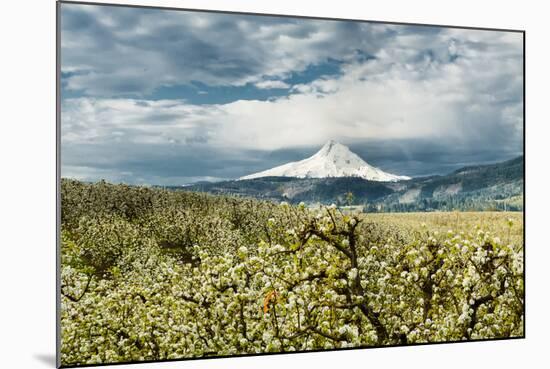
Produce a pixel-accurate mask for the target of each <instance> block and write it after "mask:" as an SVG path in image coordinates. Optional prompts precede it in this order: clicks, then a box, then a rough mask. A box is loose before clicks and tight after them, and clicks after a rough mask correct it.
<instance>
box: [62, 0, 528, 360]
mask: <svg viewBox="0 0 550 369" xmlns="http://www.w3.org/2000/svg"><path fill="white" fill-rule="evenodd" d="M57 31H58V40H59V45H58V81H57V82H58V134H59V139H58V155H59V156H58V160H59V172H60V173H59V198H60V214H59V249H58V257H59V268H58V269H59V270H58V273H59V274H58V304H59V306H58V307H59V311H58V314H59V316H58V325H59V326H58V360H59V365H61V366H64V367H71V366H81V365H96V364H112V363H131V362H144V361H163V360H181V359H197V358H212V357H229V356H241V355H257V354H266V353H291V352H308V351H319V350H336V349H344V348H346V349H349V348H369V347H387V346H396V345H413V344H430V343H443V342H463V341H479V340H490V339H507V338H522V337H524V326H525V322H524V304H525V301H524V261H523V260H524V225H523V224H524V213H523V210H524V157H523V155H524V100H523V97H524V48H523V45H524V32H523V31H517V30H496V29H472V28H464V27H463V28H460V27H447V26H445V27H443V26H437V25H413V24H397V23H384V22H372V21H358V20H337V19H320V18H309V17H293V16H279V15H259V14H244V13H229V12H214V11H198V10H182V9H167V8H164V9H163V8H155V7H137V6H120V5H118V6H115V5H105V4H101V5H100V4H92V3H71V2H59V3H58V29H57Z"/></svg>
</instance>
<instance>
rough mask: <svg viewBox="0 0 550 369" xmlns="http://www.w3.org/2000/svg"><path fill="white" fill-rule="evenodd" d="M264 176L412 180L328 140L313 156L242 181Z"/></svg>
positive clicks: (256, 174) (246, 177) (388, 180)
mask: <svg viewBox="0 0 550 369" xmlns="http://www.w3.org/2000/svg"><path fill="white" fill-rule="evenodd" d="M260 177H298V178H327V177H361V178H364V179H367V180H370V181H381V182H395V181H399V180H407V179H410V178H409V177H406V176H398V175H395V174H391V173H386V172H384V171H382V170H381V169H379V168H376V167H373V166H371V165H369V164H368V163H367V162H366V161H364V160H363V159H361V158H360V157H359V156H358V155H357V154H355V153H353V152H352V151H351V150H350V149H349V148H348V147H347V146H346V145H342V144H341V143H339V142H336V141H335V140H328V141H327V142H326V143H325V144H324V145H323V147H321V149H320V150H319V151H318V152H317V153H315V154H314V155H313V156H311V157H309V158H307V159H304V160H300V161H296V162H291V163H287V164H283V165H281V166H278V167H275V168H272V169H268V170H265V171H263V172H259V173H254V174H250V175H247V176H244V177H241V178H240V179H253V178H260Z"/></svg>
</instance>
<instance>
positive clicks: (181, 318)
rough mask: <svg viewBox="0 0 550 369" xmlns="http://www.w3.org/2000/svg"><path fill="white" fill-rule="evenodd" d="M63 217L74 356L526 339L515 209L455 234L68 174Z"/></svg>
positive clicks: (170, 355) (99, 358) (109, 358)
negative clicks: (491, 222)
mask: <svg viewBox="0 0 550 369" xmlns="http://www.w3.org/2000/svg"><path fill="white" fill-rule="evenodd" d="M62 215H63V216H62V268H61V282H62V296H63V297H62V311H61V322H62V324H61V326H62V345H61V352H62V364H63V365H76V364H92V363H112V362H120V361H140V360H156V359H175V358H187V357H204V356H216V355H230V354H244V353H261V352H288V351H296V350H312V349H330V348H341V347H363V346H372V345H392V344H408V343H414V342H442V341H455V340H475V339H483V338H496V337H499V338H500V337H513V336H522V335H523V313H524V309H523V303H524V301H523V298H524V296H523V241H522V239H521V240H520V239H519V238H516V237H512V236H511V235H510V233H511V232H515V229H516V228H517V227H519V225H517V224H516V223H517V220H516V219H512V218H509V219H508V218H502V217H501V218H495V219H496V220H495V223H498V225H497V226H495V227H493V228H494V230H496V231H497V232H498V234H492V233H491V230H490V229H485V228H484V227H464V228H463V229H457V230H456V231H445V232H442V231H441V230H440V228H443V227H444V226H445V225H448V224H449V222H450V220H447V219H445V223H444V224H442V225H441V226H440V227H436V226H435V225H433V226H432V225H430V226H426V225H417V224H414V226H413V225H411V224H409V223H407V222H405V221H403V220H402V219H399V221H397V222H396V221H392V219H391V218H387V219H380V221H378V219H377V218H376V217H371V215H363V214H355V215H354V214H344V213H342V212H340V211H339V210H338V209H337V208H336V207H335V206H330V207H322V208H320V209H318V210H310V209H307V208H306V207H305V206H304V205H303V204H300V205H297V206H291V205H289V204H287V203H281V204H280V205H276V204H273V203H270V202H263V201H258V200H249V199H238V198H232V197H224V196H212V195H205V194H197V193H192V192H179V191H174V192H170V191H164V190H161V189H148V188H139V187H129V186H124V185H110V184H107V183H97V184H84V183H79V182H75V181H68V180H63V181H62ZM389 217H391V216H389ZM475 221H477V218H476V220H475ZM500 223H502V224H500ZM490 227H491V226H489V228H490ZM499 237H500V238H499Z"/></svg>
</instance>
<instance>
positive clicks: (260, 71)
mask: <svg viewBox="0 0 550 369" xmlns="http://www.w3.org/2000/svg"><path fill="white" fill-rule="evenodd" d="M391 33H393V32H392V31H390V30H389V29H388V27H386V26H385V25H379V24H378V25H371V24H366V23H357V22H334V21H318V20H304V19H294V18H282V17H258V16H247V15H231V16H228V15H226V14H215V13H196V12H178V11H163V10H152V9H135V8H123V7H102V6H90V5H71V4H64V5H63V7H62V34H61V35H62V36H61V43H62V48H63V52H62V71H63V72H64V74H65V76H66V80H65V82H66V84H65V87H66V89H67V90H73V91H74V90H76V91H82V92H83V93H84V94H86V95H89V96H120V95H133V96H143V95H148V94H151V93H153V92H154V91H155V89H157V88H159V87H162V86H173V85H181V84H188V83H191V82H194V81H198V82H201V83H203V84H207V85H245V84H247V83H260V84H261V83H264V84H265V83H270V82H271V83H275V82H274V81H273V80H276V79H284V78H286V77H289V76H290V74H291V73H292V72H297V71H303V70H304V69H305V68H306V67H307V66H308V65H311V64H317V63H322V62H325V61H326V60H328V59H329V58H331V57H334V56H337V57H338V58H341V59H344V60H348V59H350V58H354V57H355V56H356V53H357V50H362V52H364V53H374V52H376V51H377V50H378V49H379V48H380V47H381V45H382V44H383V43H384V39H385V38H387V37H388V36H390V35H391ZM342 40H345V42H342ZM265 77H268V78H269V81H270V82H267V81H264V78H265ZM261 88H262V87H261ZM263 88H265V87H263ZM277 88H278V87H277Z"/></svg>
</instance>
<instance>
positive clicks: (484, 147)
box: [61, 3, 524, 185]
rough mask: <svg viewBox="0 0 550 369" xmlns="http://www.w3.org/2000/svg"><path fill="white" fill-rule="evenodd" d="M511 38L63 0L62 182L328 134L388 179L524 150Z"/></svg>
mask: <svg viewBox="0 0 550 369" xmlns="http://www.w3.org/2000/svg"><path fill="white" fill-rule="evenodd" d="M523 83H524V82H523V35H522V34H521V33H515V32H502V31H486V30H465V29H456V28H442V27H431V26H411V25H392V24H382V23H369V22H353V21H332V20H316V19H315V20H314V19H302V18H291V17H274V16H253V15H241V14H222V13H207V12H189V11H172V10H160V9H145V8H129V7H113V6H99V5H80V4H68V3H63V4H61V163H62V167H61V175H62V177H68V178H76V179H80V180H85V181H98V180H100V179H105V180H107V181H109V182H114V183H118V182H124V183H130V184H149V185H180V184H188V183H192V182H196V181H205V180H206V181H218V180H226V179H234V178H238V177H240V176H243V175H247V174H251V173H254V172H258V171H261V170H265V169H269V168H271V167H274V166H277V165H281V164H284V163H287V162H289V161H296V160H301V159H304V158H306V157H308V156H310V155H312V154H314V153H315V152H316V151H318V150H319V149H320V148H321V146H323V144H324V143H325V142H326V141H328V140H331V139H333V140H336V141H338V142H340V143H342V144H345V145H347V146H348V147H350V149H351V150H352V151H353V152H355V153H357V154H358V155H359V156H361V157H362V158H363V159H364V160H366V161H367V162H368V163H369V164H371V165H374V166H377V167H379V168H381V169H382V170H384V171H387V172H391V173H394V174H399V175H408V176H413V177H415V176H424V175H433V174H446V173H449V172H451V171H453V170H456V169H458V168H460V167H462V166H466V165H471V164H480V163H494V162H498V161H503V160H507V159H511V158H514V157H517V156H519V155H522V152H523Z"/></svg>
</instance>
